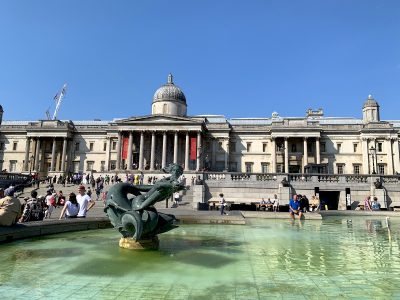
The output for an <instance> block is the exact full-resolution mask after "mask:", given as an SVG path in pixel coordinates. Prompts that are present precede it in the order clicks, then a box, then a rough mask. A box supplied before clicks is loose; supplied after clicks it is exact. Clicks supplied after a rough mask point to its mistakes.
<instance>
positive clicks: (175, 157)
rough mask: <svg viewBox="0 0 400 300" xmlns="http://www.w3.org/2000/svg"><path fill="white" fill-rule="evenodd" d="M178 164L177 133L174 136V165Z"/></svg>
mask: <svg viewBox="0 0 400 300" xmlns="http://www.w3.org/2000/svg"><path fill="white" fill-rule="evenodd" d="M177 163H178V131H175V135H174V164H177Z"/></svg>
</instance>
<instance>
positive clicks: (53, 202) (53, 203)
mask: <svg viewBox="0 0 400 300" xmlns="http://www.w3.org/2000/svg"><path fill="white" fill-rule="evenodd" d="M49 202H50V205H51V206H56V199H55V198H54V197H53V196H51V198H50V201H49Z"/></svg>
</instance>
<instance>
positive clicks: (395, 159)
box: [393, 138, 400, 174]
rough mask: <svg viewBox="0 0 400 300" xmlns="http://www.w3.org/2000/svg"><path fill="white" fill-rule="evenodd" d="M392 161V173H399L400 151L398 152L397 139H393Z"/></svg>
mask: <svg viewBox="0 0 400 300" xmlns="http://www.w3.org/2000/svg"><path fill="white" fill-rule="evenodd" d="M393 152H394V155H393V162H394V174H396V173H400V156H399V155H400V153H399V140H398V139H397V138H395V139H393Z"/></svg>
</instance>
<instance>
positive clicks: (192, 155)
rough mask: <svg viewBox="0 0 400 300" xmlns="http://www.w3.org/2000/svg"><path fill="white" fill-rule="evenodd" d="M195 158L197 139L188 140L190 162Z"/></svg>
mask: <svg viewBox="0 0 400 300" xmlns="http://www.w3.org/2000/svg"><path fill="white" fill-rule="evenodd" d="M196 158H197V138H195V137H191V138H190V160H196Z"/></svg>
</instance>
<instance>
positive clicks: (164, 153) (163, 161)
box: [161, 131, 167, 168]
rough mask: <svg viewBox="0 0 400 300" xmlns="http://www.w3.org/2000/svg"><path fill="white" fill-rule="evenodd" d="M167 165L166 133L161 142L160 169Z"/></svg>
mask: <svg viewBox="0 0 400 300" xmlns="http://www.w3.org/2000/svg"><path fill="white" fill-rule="evenodd" d="M166 165H167V132H166V131H164V133H163V141H162V158H161V168H165V167H166Z"/></svg>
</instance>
